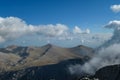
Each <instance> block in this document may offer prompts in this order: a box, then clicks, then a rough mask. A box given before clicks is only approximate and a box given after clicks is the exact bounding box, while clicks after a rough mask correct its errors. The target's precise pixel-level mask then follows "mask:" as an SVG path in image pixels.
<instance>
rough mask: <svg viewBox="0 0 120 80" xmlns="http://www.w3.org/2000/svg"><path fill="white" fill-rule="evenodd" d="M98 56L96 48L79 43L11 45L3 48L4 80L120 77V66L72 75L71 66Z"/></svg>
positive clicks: (113, 79)
mask: <svg viewBox="0 0 120 80" xmlns="http://www.w3.org/2000/svg"><path fill="white" fill-rule="evenodd" d="M94 55H95V51H94V49H92V48H90V47H87V46H83V45H79V46H76V47H73V48H62V47H58V46H55V45H52V44H47V45H45V46H42V47H33V46H31V47H30V46H29V47H21V46H16V45H11V46H8V47H6V48H0V80H120V66H119V65H112V66H106V67H104V68H101V69H99V70H98V71H97V72H96V73H95V75H92V76H91V75H90V74H86V73H81V74H79V75H74V74H73V75H72V74H71V73H70V71H69V69H68V67H69V66H70V65H76V64H79V65H83V64H84V63H85V62H87V61H89V60H90V59H91V58H92V57H93V56H94Z"/></svg>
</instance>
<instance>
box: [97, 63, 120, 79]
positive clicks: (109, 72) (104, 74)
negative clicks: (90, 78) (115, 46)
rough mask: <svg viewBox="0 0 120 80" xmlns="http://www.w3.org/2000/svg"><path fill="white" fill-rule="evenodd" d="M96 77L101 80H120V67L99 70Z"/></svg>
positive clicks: (112, 66)
mask: <svg viewBox="0 0 120 80" xmlns="http://www.w3.org/2000/svg"><path fill="white" fill-rule="evenodd" d="M95 77H97V78H99V79H100V80H120V65H111V66H106V67H103V68H101V69H99V70H98V71H97V72H96V74H95Z"/></svg>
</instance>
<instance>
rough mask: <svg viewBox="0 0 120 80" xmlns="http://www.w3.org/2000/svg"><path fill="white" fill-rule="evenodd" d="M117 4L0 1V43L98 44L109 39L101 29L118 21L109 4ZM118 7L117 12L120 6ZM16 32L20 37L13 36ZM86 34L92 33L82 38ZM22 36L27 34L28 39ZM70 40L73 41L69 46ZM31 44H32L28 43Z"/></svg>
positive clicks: (110, 0) (105, 0) (114, 0)
mask: <svg viewBox="0 0 120 80" xmlns="http://www.w3.org/2000/svg"><path fill="white" fill-rule="evenodd" d="M119 4H120V1H119V0H0V17H1V18H0V30H1V32H0V42H2V43H1V44H4V45H5V44H13V43H15V44H16V43H19V44H21V43H23V44H24V43H25V42H28V43H26V44H31V45H36V44H38V43H39V44H45V43H48V42H52V43H53V44H54V43H55V44H59V45H60V44H62V43H63V44H62V45H67V46H73V45H79V44H83V43H85V44H86V45H92V44H93V42H98V41H99V44H100V43H103V42H104V41H106V40H108V39H109V38H110V36H111V33H112V31H111V30H109V29H105V28H103V27H104V26H105V25H106V24H107V23H108V22H109V21H113V20H120V11H118V12H115V11H114V10H112V9H111V6H112V5H119ZM117 8H118V9H119V10H120V6H118V7H117ZM11 16H12V17H11ZM50 24H51V25H50ZM39 25H40V26H39ZM28 27H29V28H28ZM36 27H38V28H36ZM41 27H42V28H41ZM68 28H69V30H70V32H69V31H68ZM36 29H37V30H36ZM87 29H88V30H87ZM2 30H3V31H2ZM6 30H8V31H6ZM15 30H16V31H15ZM17 31H18V32H19V35H17V34H16V33H17ZM20 31H21V32H20ZM25 31H27V32H25ZM2 32H3V33H2ZM33 32H34V33H33ZM89 32H91V33H93V34H89V35H88V36H86V34H85V35H82V34H83V33H89ZM23 33H24V35H26V34H27V38H26V36H23ZM30 33H33V34H30ZM76 33H79V34H76ZM108 33H110V34H108ZM28 34H29V35H28ZM36 34H37V35H36ZM41 34H42V35H41ZM101 34H102V35H101ZM106 34H108V35H106ZM21 35H22V38H21ZM11 36H12V37H11ZM16 36H20V37H16ZM51 36H52V38H50V37H51ZM53 36H54V39H53ZM66 36H67V37H66ZM83 36H85V37H83ZM102 36H103V37H104V39H102V38H103V37H102ZM31 38H32V39H31ZM38 38H39V39H38ZM42 38H44V40H42ZM64 38H65V39H64ZM29 39H31V40H29ZM37 39H38V40H40V41H41V42H40V41H37ZM87 39H88V40H89V39H90V40H91V41H88V40H87ZM93 39H95V40H93ZM98 39H99V40H98ZM26 40H27V41H26ZM45 40H46V41H45ZM50 40H51V41H50ZM59 40H61V41H59ZM68 40H69V42H68V43H66V42H67V41H68ZM71 40H74V41H72V42H73V43H72V44H70V43H71ZM33 41H34V42H35V44H32V43H31V42H33ZM85 41H87V42H85ZM64 42H65V43H66V44H64ZM83 45H84V44H83Z"/></svg>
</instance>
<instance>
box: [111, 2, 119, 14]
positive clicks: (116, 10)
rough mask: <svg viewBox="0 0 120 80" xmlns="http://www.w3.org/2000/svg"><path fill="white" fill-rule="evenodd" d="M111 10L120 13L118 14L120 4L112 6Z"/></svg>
mask: <svg viewBox="0 0 120 80" xmlns="http://www.w3.org/2000/svg"><path fill="white" fill-rule="evenodd" d="M110 9H111V10H112V11H113V12H116V13H118V12H120V4H119V5H112V6H111V7H110Z"/></svg>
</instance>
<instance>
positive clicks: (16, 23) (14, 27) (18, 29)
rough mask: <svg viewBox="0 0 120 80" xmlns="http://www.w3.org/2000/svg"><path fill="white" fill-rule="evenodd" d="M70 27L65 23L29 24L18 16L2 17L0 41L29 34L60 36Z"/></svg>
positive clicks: (0, 19) (0, 20)
mask: <svg viewBox="0 0 120 80" xmlns="http://www.w3.org/2000/svg"><path fill="white" fill-rule="evenodd" d="M67 30H68V27H67V26H66V25H63V24H56V25H52V24H50V25H38V26H35V25H28V24H26V23H25V21H23V20H21V19H20V18H17V17H6V18H2V17H0V42H3V41H6V40H10V39H15V38H17V37H20V36H23V35H27V34H39V35H45V36H60V35H63V33H65V32H67Z"/></svg>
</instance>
